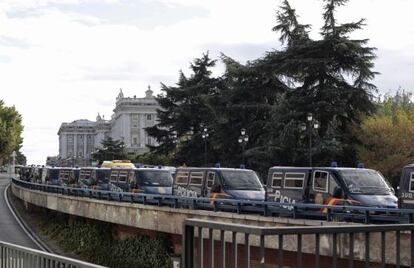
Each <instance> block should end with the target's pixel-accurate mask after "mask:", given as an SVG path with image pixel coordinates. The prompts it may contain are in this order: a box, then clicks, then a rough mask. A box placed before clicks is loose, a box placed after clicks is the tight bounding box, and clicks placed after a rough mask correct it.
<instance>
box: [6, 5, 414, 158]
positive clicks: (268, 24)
mask: <svg viewBox="0 0 414 268" xmlns="http://www.w3.org/2000/svg"><path fill="white" fill-rule="evenodd" d="M280 3H281V0H260V1H251V0H250V1H245V0H0V92H1V94H0V99H3V100H4V101H5V103H6V105H8V106H11V105H15V106H16V108H17V109H18V111H19V112H20V113H21V114H22V116H23V124H24V127H25V130H24V142H23V152H24V154H25V155H26V156H27V158H28V163H29V164H44V163H45V160H46V156H48V155H57V154H58V136H57V131H58V129H59V126H60V124H61V123H62V122H72V121H74V120H76V119H89V120H94V119H95V117H96V115H97V113H98V112H99V113H101V115H102V114H103V115H105V118H110V116H111V114H112V109H113V108H114V105H115V98H116V96H117V94H118V92H119V88H122V89H123V91H124V94H125V95H126V96H133V95H137V96H138V97H143V96H144V95H145V94H144V92H145V90H146V89H147V86H148V85H151V86H152V89H153V90H154V91H155V92H156V93H158V92H159V87H160V86H159V84H160V82H163V83H165V84H168V85H173V84H174V83H175V82H176V81H177V77H178V71H179V70H180V69H183V71H184V72H188V65H189V63H190V62H191V60H192V59H194V58H195V57H199V56H200V55H201V54H202V53H203V52H205V51H207V50H209V51H210V54H211V55H212V56H213V57H217V56H218V55H219V53H220V52H223V53H225V54H227V55H228V56H231V57H233V58H235V59H236V60H239V61H242V62H244V61H246V60H249V59H250V60H251V59H255V58H258V57H260V56H262V55H263V54H264V52H265V51H269V50H272V49H275V48H276V49H277V48H280V43H279V42H278V36H277V35H276V34H275V33H274V32H272V31H271V28H272V27H273V26H274V25H275V12H276V9H277V7H278V6H279V5H280ZM290 3H291V5H292V6H293V7H294V8H296V9H297V12H298V14H299V15H300V20H301V22H303V23H310V24H312V25H313V32H312V37H315V38H317V37H318V32H319V28H320V27H321V25H322V19H321V11H322V1H321V0H292V1H290ZM413 10H414V2H413V1H412V0H394V1H386V0H351V1H350V2H349V4H348V5H347V6H346V7H344V8H342V9H340V10H339V12H338V15H337V16H338V18H339V20H340V22H346V21H356V20H358V19H359V18H366V23H367V26H366V28H365V30H363V31H360V32H359V33H357V34H356V35H355V37H359V38H361V37H362V38H369V39H370V46H374V47H377V48H378V51H377V55H378V59H377V60H376V67H375V69H376V71H379V72H381V75H379V76H378V77H377V78H376V80H375V83H376V85H377V86H378V88H379V89H380V91H381V92H388V91H389V90H395V89H397V88H398V87H402V88H405V89H407V90H412V89H414V78H413V77H414V75H413V70H414V68H413V67H414V26H413V25H414V19H413V15H412V11H413ZM221 71H222V67H220V66H219V67H218V68H217V69H216V70H215V74H220V72H221Z"/></svg>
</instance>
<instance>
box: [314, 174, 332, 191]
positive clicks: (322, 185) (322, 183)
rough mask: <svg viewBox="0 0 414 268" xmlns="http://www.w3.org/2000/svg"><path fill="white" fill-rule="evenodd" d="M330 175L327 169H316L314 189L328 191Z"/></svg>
mask: <svg viewBox="0 0 414 268" xmlns="http://www.w3.org/2000/svg"><path fill="white" fill-rule="evenodd" d="M328 177H329V173H328V172H326V171H315V172H314V173H313V190H314V191H316V192H322V193H327V192H328Z"/></svg>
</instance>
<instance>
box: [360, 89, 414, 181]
mask: <svg viewBox="0 0 414 268" xmlns="http://www.w3.org/2000/svg"><path fill="white" fill-rule="evenodd" d="M410 97H411V96H410V94H407V93H405V92H404V91H398V92H397V94H396V95H395V96H393V97H391V96H387V97H386V98H385V99H384V100H383V101H382V102H379V103H378V109H377V112H376V114H375V115H373V116H371V117H366V118H365V119H364V120H363V122H362V124H361V126H355V129H354V131H355V134H356V136H357V137H358V139H359V140H360V142H361V144H360V145H359V146H358V158H359V160H360V161H361V162H363V163H365V165H366V166H369V167H370V168H373V169H377V170H380V171H381V172H382V173H383V174H384V175H385V176H386V177H387V178H388V179H389V180H390V181H391V183H392V185H393V186H394V187H396V186H397V185H398V183H399V176H400V174H401V170H402V168H403V167H404V166H405V165H407V164H410V163H412V162H413V160H414V144H413V137H414V104H413V103H412V102H411V101H410Z"/></svg>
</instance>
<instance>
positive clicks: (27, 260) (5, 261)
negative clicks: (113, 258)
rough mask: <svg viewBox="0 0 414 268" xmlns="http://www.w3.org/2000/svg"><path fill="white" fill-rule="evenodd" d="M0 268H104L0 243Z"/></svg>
mask: <svg viewBox="0 0 414 268" xmlns="http://www.w3.org/2000/svg"><path fill="white" fill-rule="evenodd" d="M0 267H1V268H78V267H79V268H104V266H100V265H95V264H92V263H88V262H83V261H79V260H75V259H71V258H66V257H62V256H59V255H55V254H51V253H47V252H43V251H40V250H35V249H30V248H26V247H22V246H17V245H13V244H10V243H6V242H2V241H0Z"/></svg>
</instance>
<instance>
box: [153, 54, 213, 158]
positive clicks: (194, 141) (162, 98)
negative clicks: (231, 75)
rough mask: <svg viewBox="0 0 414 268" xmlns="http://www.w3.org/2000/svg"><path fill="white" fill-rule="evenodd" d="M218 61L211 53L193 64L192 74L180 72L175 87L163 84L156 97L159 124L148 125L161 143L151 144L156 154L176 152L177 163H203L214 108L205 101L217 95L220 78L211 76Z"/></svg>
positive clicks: (191, 67)
mask: <svg viewBox="0 0 414 268" xmlns="http://www.w3.org/2000/svg"><path fill="white" fill-rule="evenodd" d="M215 64H216V61H215V60H212V59H210V57H209V55H208V53H206V54H203V56H202V57H201V58H197V59H195V60H194V62H193V63H192V64H191V66H190V69H191V71H192V74H191V75H190V76H189V77H187V76H185V75H184V73H183V72H182V71H180V77H179V80H178V83H177V85H176V86H166V85H164V84H161V91H162V94H161V95H159V96H157V98H156V99H157V101H158V103H159V104H160V106H161V109H160V110H158V111H157V114H158V122H159V123H158V124H156V125H155V126H153V127H150V128H147V129H146V130H147V132H148V134H149V135H150V136H152V137H154V138H155V139H156V140H157V142H158V145H156V146H150V149H151V152H153V153H156V154H164V155H165V154H169V153H174V154H175V160H176V164H183V163H185V164H186V165H201V164H202V163H203V150H204V143H203V140H202V137H201V132H202V128H203V126H206V127H207V128H209V126H210V125H211V120H212V111H211V108H210V107H209V106H208V105H207V104H206V98H207V97H208V96H211V95H214V94H216V91H217V85H218V83H219V80H218V79H216V78H213V77H212V76H211V70H210V69H211V68H212V67H214V66H215ZM212 153H213V152H210V153H209V155H211V157H212V158H213V156H212Z"/></svg>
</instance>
